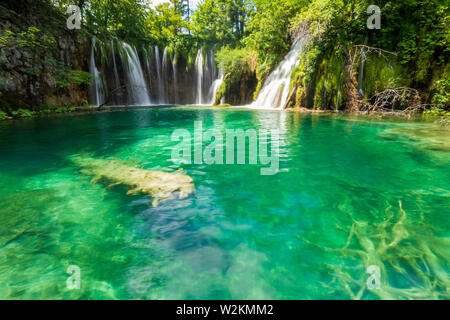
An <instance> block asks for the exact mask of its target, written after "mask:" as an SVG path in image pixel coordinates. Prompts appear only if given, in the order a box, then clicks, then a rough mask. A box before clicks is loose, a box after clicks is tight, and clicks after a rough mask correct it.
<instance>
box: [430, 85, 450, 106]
mask: <svg viewBox="0 0 450 320" xmlns="http://www.w3.org/2000/svg"><path fill="white" fill-rule="evenodd" d="M432 89H433V90H434V91H435V94H434V96H433V98H432V100H431V102H432V103H434V104H437V105H441V106H443V107H445V109H447V110H448V109H449V107H450V78H446V79H441V80H438V81H436V82H435V83H434V84H433V87H432Z"/></svg>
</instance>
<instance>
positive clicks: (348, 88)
mask: <svg viewBox="0 0 450 320" xmlns="http://www.w3.org/2000/svg"><path fill="white" fill-rule="evenodd" d="M343 51H344V56H345V86H344V88H345V94H346V96H347V101H346V104H345V110H346V111H348V112H358V111H359V100H358V89H357V88H358V81H357V79H356V74H355V72H353V59H352V56H351V54H350V52H349V51H348V50H347V49H346V48H343Z"/></svg>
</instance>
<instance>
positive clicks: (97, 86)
mask: <svg viewBox="0 0 450 320" xmlns="http://www.w3.org/2000/svg"><path fill="white" fill-rule="evenodd" d="M89 71H90V73H91V74H92V75H93V77H94V78H93V79H92V80H91V85H90V88H89V94H90V98H91V101H92V103H93V104H95V105H96V106H100V105H101V104H103V103H104V102H105V98H104V92H105V88H104V84H103V81H102V76H101V74H100V72H99V71H98V69H97V66H96V65H95V39H94V38H93V39H92V48H91V59H90V63H89Z"/></svg>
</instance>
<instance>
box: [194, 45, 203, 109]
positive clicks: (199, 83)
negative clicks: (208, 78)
mask: <svg viewBox="0 0 450 320" xmlns="http://www.w3.org/2000/svg"><path fill="white" fill-rule="evenodd" d="M195 70H196V72H197V98H196V103H197V104H202V103H203V50H202V49H200V50H199V51H198V53H197V57H196V58H195Z"/></svg>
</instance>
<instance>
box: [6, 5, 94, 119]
mask: <svg viewBox="0 0 450 320" xmlns="http://www.w3.org/2000/svg"><path fill="white" fill-rule="evenodd" d="M66 19H67V18H66V17H64V16H63V15H61V14H60V13H58V12H57V11H55V10H54V8H52V7H50V5H49V4H47V3H45V2H41V1H22V2H20V5H18V3H16V4H14V2H6V3H2V4H1V5H0V107H1V109H2V110H3V111H5V112H13V111H14V110H17V109H19V108H26V109H33V110H38V109H39V108H40V107H42V106H43V105H45V106H50V105H51V106H54V107H62V106H68V105H81V104H83V103H85V101H87V99H88V96H87V94H88V90H87V85H88V84H87V83H88V76H89V75H88V74H87V71H88V69H89V68H88V61H89V44H90V43H89V37H88V36H87V35H86V34H85V33H84V31H83V30H68V28H67V26H66Z"/></svg>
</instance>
